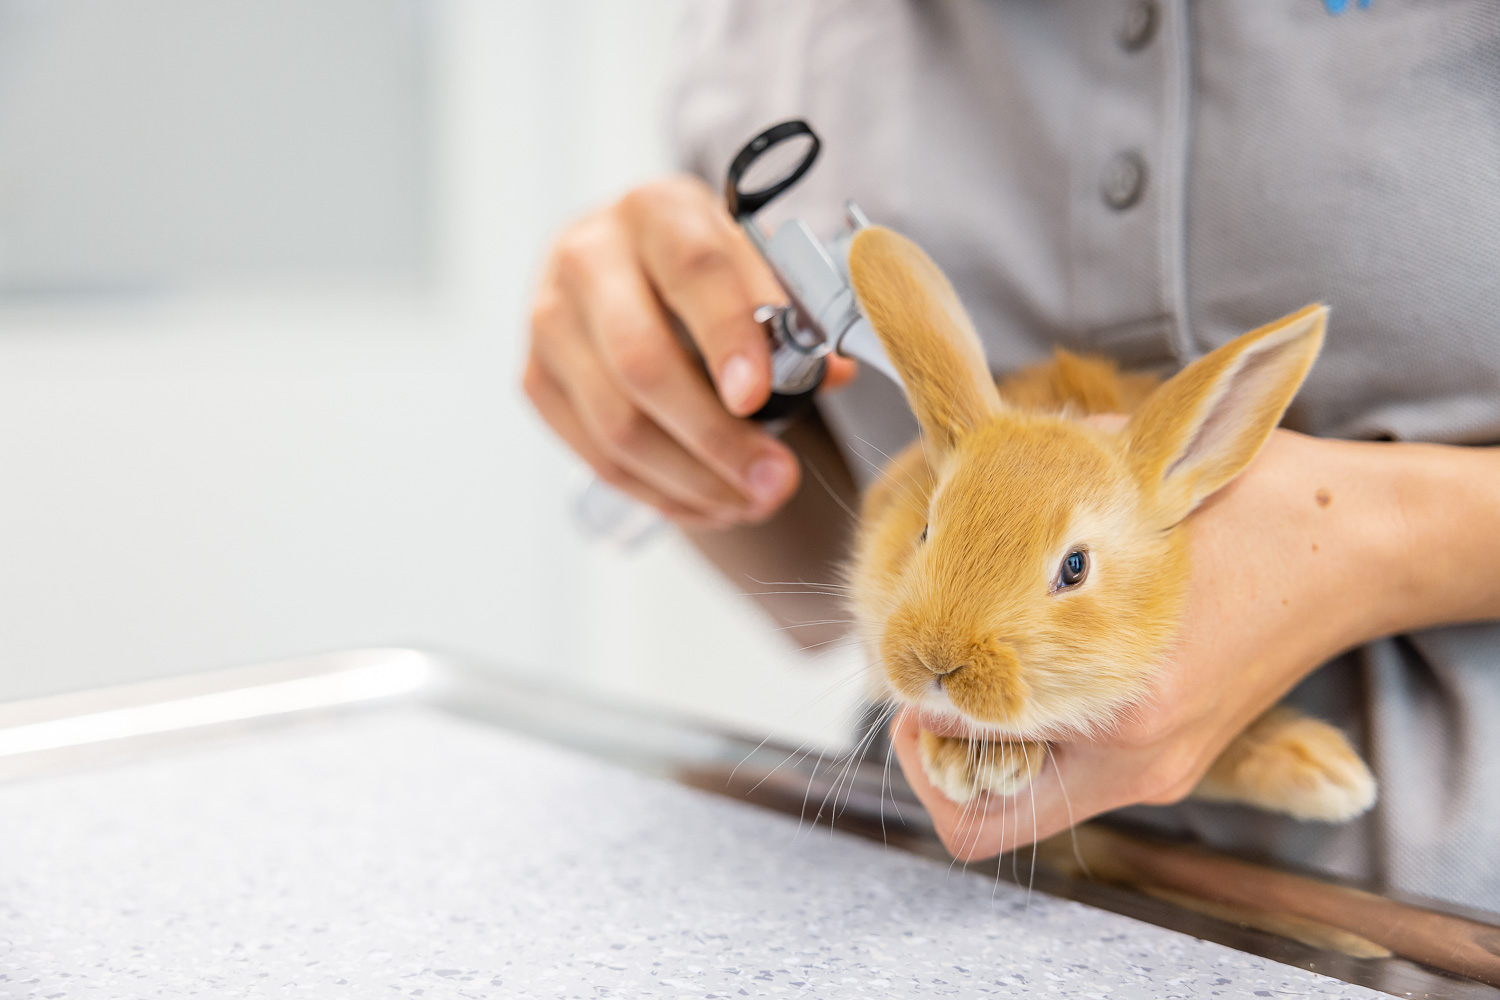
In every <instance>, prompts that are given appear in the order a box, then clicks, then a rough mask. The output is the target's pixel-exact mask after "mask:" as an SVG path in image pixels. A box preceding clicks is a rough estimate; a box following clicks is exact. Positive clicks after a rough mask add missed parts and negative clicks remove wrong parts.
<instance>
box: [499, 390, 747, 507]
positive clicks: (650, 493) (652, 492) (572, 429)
mask: <svg viewBox="0 0 1500 1000" xmlns="http://www.w3.org/2000/svg"><path fill="white" fill-rule="evenodd" d="M523 385H524V388H525V391H526V395H527V396H528V397H529V398H530V400H531V403H532V405H533V406H535V407H536V410H537V413H538V414H540V415H541V418H542V420H543V421H545V422H546V424H547V426H548V427H550V428H551V429H552V432H553V433H554V434H556V435H557V436H558V437H560V438H561V439H562V440H563V443H564V444H566V445H567V446H568V447H569V448H571V449H572V450H573V452H574V454H576V455H577V456H578V457H579V458H581V459H582V460H583V461H584V462H585V463H586V464H587V465H588V466H589V468H591V469H593V470H594V474H595V475H596V476H598V477H599V478H600V479H601V480H603V481H604V482H606V483H608V484H609V485H611V486H613V487H614V488H615V489H617V490H619V491H621V492H622V493H625V494H627V495H628V496H630V497H633V498H634V499H636V500H639V501H640V502H641V503H644V504H647V505H649V506H651V507H653V508H655V509H656V510H657V511H658V512H659V513H660V514H661V515H662V516H663V517H666V518H668V519H670V520H672V521H675V522H677V523H679V524H685V525H688V526H690V527H703V528H721V527H723V526H724V525H723V523H722V522H721V521H719V520H717V519H713V518H707V517H704V516H703V515H702V514H701V513H700V512H698V511H696V510H694V509H692V508H689V507H686V506H683V505H682V504H680V503H678V502H677V501H675V500H673V499H671V498H670V497H668V496H666V495H664V494H663V493H661V492H660V491H659V490H656V489H654V488H653V487H651V486H649V485H647V484H646V483H644V482H642V481H641V480H639V479H637V478H636V477H635V476H633V475H631V474H630V473H629V472H628V471H626V470H625V468H624V467H622V466H620V465H618V464H617V463H615V462H613V461H611V460H610V458H609V457H608V456H607V455H605V453H604V451H603V450H602V449H601V448H600V447H599V446H598V445H596V444H595V443H594V440H593V438H592V437H591V436H590V434H589V432H588V431H587V430H586V429H585V427H584V425H583V421H582V419H580V417H579V416H578V413H577V411H576V410H574V408H573V404H572V402H571V401H570V400H569V399H568V396H567V393H566V392H565V391H564V390H563V387H562V386H561V385H559V384H558V382H557V381H556V380H555V379H554V378H553V377H552V376H551V375H550V374H549V373H548V372H547V371H546V369H545V368H543V367H542V366H541V364H540V363H538V362H536V361H533V363H532V364H530V365H528V366H527V370H526V375H525V378H524V381H523Z"/></svg>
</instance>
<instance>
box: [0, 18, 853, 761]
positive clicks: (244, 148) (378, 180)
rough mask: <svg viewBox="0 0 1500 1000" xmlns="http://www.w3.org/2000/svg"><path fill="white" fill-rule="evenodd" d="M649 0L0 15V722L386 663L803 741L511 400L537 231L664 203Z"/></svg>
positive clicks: (801, 729)
mask: <svg viewBox="0 0 1500 1000" xmlns="http://www.w3.org/2000/svg"><path fill="white" fill-rule="evenodd" d="M685 6H686V0H652V2H651V3H645V4H628V5H627V4H620V3H617V2H610V0H547V2H545V3H542V2H520V0H514V2H499V3H497V2H493V0H218V2H215V3H213V4H203V3H199V2H196V0H0V654H3V656H0V700H3V699H11V698H21V697H30V696H35V695H42V694H49V693H54V692H61V691H68V690H75V689H78V688H83V687H91V686H96V685H101V684H108V683H116V682H121V681H129V680H136V679H141V678H146V677H154V676H161V675H167V674H174V673H182V672H185V671H192V670H201V669H209V668H214V667H223V666H230V665H236V664H244V663H250V662H256V661H260V660H266V659H272V658H282V657H290V656H296V655H300V654H306V653H314V652H321V651H326V650H333V649H340V648H349V647H358V646H370V645H382V644H419V645H424V646H432V647H437V648H441V649H446V650H451V651H455V652H460V653H467V654H471V655H473V656H475V657H478V658H480V659H481V660H483V661H485V662H490V663H494V664H496V665H497V667H498V668H500V669H508V670H516V671H522V672H526V673H531V674H535V675H539V676H544V677H547V678H549V679H552V680H554V681H557V682H559V683H564V684H568V685H571V686H578V687H587V688H593V689H597V690H599V691H601V692H605V693H608V694H609V695H611V696H613V697H616V698H623V699H627V700H631V701H636V702H640V703H643V704H649V705H657V706H662V707H666V708H669V709H673V710H678V711H686V712H689V713H692V714H696V715H699V716H704V717H708V718H710V719H715V720H718V721H721V722H726V723H729V724H731V725H735V726H738V727H740V728H747V729H751V730H755V731H759V732H774V733H777V734H779V735H781V736H784V737H787V738H791V739H793V740H794V741H801V740H808V739H810V740H814V741H817V742H823V743H838V742H841V741H842V740H843V738H844V737H845V735H846V733H847V727H848V725H849V715H850V713H851V711H853V709H854V707H855V705H856V702H857V700H858V694H859V685H858V683H857V681H856V680H855V679H854V675H855V673H856V672H857V669H858V664H857V663H856V662H855V660H854V658H853V655H852V654H851V653H850V652H849V651H847V650H834V651H832V652H831V653H829V654H826V655H822V656H819V657H816V658H810V657H807V656H804V655H803V654H800V653H796V652H793V651H792V649H791V647H790V645H789V644H788V643H786V642H785V641H784V639H783V638H782V637H781V636H780V635H778V634H777V633H776V632H774V631H773V630H772V629H771V627H770V626H769V625H768V624H767V623H766V622H765V621H764V620H762V619H761V618H760V616H759V614H758V612H756V611H755V609H754V608H752V607H751V606H750V605H749V603H748V602H746V601H744V600H742V599H740V598H739V597H738V596H737V595H736V593H735V592H734V589H733V588H731V587H730V586H729V585H728V584H726V583H724V582H723V581H722V580H721V579H720V578H718V577H717V576H715V575H714V574H713V573H712V571H711V570H709V569H708V568H707V567H706V565H704V564H701V563H700V562H699V561H698V559H697V557H696V556H695V555H694V554H693V553H692V551H691V550H690V549H689V548H688V547H687V546H686V545H685V544H684V543H682V542H680V541H679V540H677V539H676V538H675V537H673V536H671V534H670V533H663V534H661V535H660V536H658V537H657V538H656V539H655V540H654V541H653V542H651V543H650V544H649V545H648V546H647V547H645V548H644V549H643V550H642V551H639V552H635V553H630V554H620V553H617V552H613V551H609V550H603V549H599V548H596V547H594V546H593V545H592V544H591V543H589V542H588V541H587V540H586V539H584V538H583V537H582V536H581V535H580V533H579V531H578V530H577V528H576V527H575V525H574V523H573V520H572V518H571V513H570V504H571V502H572V498H573V497H574V496H575V495H576V493H577V491H578V490H579V489H580V488H581V487H582V485H583V483H584V482H585V479H586V477H585V475H584V472H583V470H582V468H581V466H579V465H577V464H576V463H574V462H573V461H572V460H571V459H570V458H569V457H568V455H567V454H565V453H564V451H563V450H562V448H561V446H560V445H558V444H556V443H555V442H554V441H553V440H552V439H551V437H550V436H549V435H548V433H547V432H546V430H545V429H544V428H543V426H542V425H541V424H540V422H539V421H538V420H537V419H536V418H535V417H534V416H533V415H532V413H531V411H530V409H529V407H528V406H527V404H526V403H525V401H524V400H523V398H522V397H521V394H520V392H519V390H518V388H517V386H518V381H519V371H520V362H521V359H522V352H523V347H524V339H525V317H526V313H527V308H528V303H529V296H530V291H531V286H532V284H533V282H534V280H535V277H536V274H537V270H538V266H539V261H540V257H541V254H542V252H543V249H544V247H545V246H546V244H547V241H548V240H549V238H550V236H551V235H552V234H553V233H554V232H555V231H556V230H557V228H558V227H559V226H560V225H561V224H562V223H563V222H564V221H566V220H567V219H568V218H569V217H571V216H573V215H575V214H577V213H579V212H581V211H584V210H586V209H588V208H590V207H592V206H595V205H598V204H601V203H603V202H605V201H607V200H608V199H610V198H612V197H615V196H617V195H618V194H619V193H621V192H622V191H623V190H624V189H626V188H627V187H628V186H630V185H631V184H632V183H633V182H635V181H638V180H640V179H642V178H645V177H648V176H651V175H653V174H656V173H660V172H662V171H664V170H667V169H670V166H671V164H670V157H669V154H668V150H667V145H666V142H665V128H664V123H663V120H662V113H661V109H662V100H661V95H662V92H663V89H664V87H665V85H666V83H667V80H668V76H669V73H670V67H671V58H672V51H673V44H674V38H675V33H676V27H677V22H678V18H679V16H680V13H681V11H682V10H683V9H684V7H685Z"/></svg>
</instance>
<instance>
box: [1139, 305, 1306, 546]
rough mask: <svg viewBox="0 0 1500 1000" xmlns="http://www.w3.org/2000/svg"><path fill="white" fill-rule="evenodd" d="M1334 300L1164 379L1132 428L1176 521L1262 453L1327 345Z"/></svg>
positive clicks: (1143, 462)
mask: <svg viewBox="0 0 1500 1000" xmlns="http://www.w3.org/2000/svg"><path fill="white" fill-rule="evenodd" d="M1327 324H1328V308H1327V307H1326V306H1322V305H1311V306H1308V307H1306V308H1305V309H1301V310H1299V311H1297V312H1294V313H1292V314H1291V315H1290V316H1285V317H1283V318H1281V319H1279V320H1277V321H1276V322H1274V323H1271V324H1269V325H1267V326H1263V327H1261V328H1260V329H1258V330H1252V331H1250V332H1249V333H1246V334H1243V335H1242V336H1239V337H1236V338H1235V339H1234V340H1231V341H1230V342H1229V343H1227V344H1225V345H1224V346H1222V347H1220V348H1219V349H1218V350H1216V351H1213V352H1211V353H1209V354H1207V355H1205V356H1204V357H1201V358H1199V359H1198V360H1197V361H1194V362H1193V363H1192V364H1190V365H1188V366H1187V367H1186V368H1184V369H1183V370H1182V371H1180V372H1178V373H1177V374H1176V375H1174V376H1172V378H1170V379H1168V380H1167V381H1166V382H1165V383H1163V384H1162V385H1161V386H1159V387H1158V388H1157V389H1156V391H1155V392H1153V393H1152V394H1151V395H1150V396H1149V397H1148V398H1147V399H1146V401H1145V402H1144V403H1142V404H1141V406H1140V408H1139V409H1138V410H1136V412H1135V414H1134V415H1133V416H1132V417H1131V418H1130V423H1129V425H1127V427H1126V429H1125V433H1126V435H1127V436H1128V441H1129V447H1130V457H1131V462H1132V463H1133V464H1134V466H1135V468H1136V473H1137V475H1138V476H1139V477H1140V479H1141V482H1142V483H1143V484H1144V485H1146V486H1147V488H1148V489H1150V490H1151V491H1152V492H1153V493H1154V494H1155V495H1156V498H1157V501H1158V503H1159V504H1161V507H1162V511H1163V514H1164V515H1165V516H1166V517H1167V518H1168V519H1169V520H1170V521H1172V522H1176V521H1179V520H1181V519H1182V518H1184V517H1187V515H1188V514H1190V513H1192V510H1193V508H1194V507H1197V506H1198V504H1200V503H1201V502H1203V501H1204V500H1206V499H1207V498H1208V497H1209V496H1210V495H1212V494H1213V493H1214V492H1215V491H1217V490H1218V489H1220V488H1221V487H1223V486H1225V485H1227V484H1228V483H1229V482H1230V481H1231V480H1232V479H1234V477H1236V476H1238V475H1239V474H1240V473H1241V472H1242V471H1244V468H1245V466H1247V465H1249V464H1250V461H1251V459H1253V458H1255V456H1256V454H1257V453H1258V452H1259V451H1260V449H1261V446H1262V445H1264V444H1265V443H1266V440H1267V439H1268V438H1270V436H1271V432H1272V431H1274V430H1275V429H1276V425H1277V424H1278V423H1280V422H1281V415H1282V414H1283V413H1284V412H1286V408H1287V406H1288V405H1289V404H1290V403H1291V401H1292V397H1293V396H1295V395H1296V394H1297V390H1298V388H1300V387H1301V385H1302V380H1303V379H1304V378H1306V377H1307V372H1308V369H1310V368H1311V367H1312V363H1313V361H1314V360H1315V359H1316V358H1317V356H1318V350H1319V348H1321V347H1322V346H1323V330H1324V328H1325V327H1326V326H1327Z"/></svg>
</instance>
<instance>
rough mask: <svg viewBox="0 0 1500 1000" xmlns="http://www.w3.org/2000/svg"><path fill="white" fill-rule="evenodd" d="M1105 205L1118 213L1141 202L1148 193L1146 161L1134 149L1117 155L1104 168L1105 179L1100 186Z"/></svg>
mask: <svg viewBox="0 0 1500 1000" xmlns="http://www.w3.org/2000/svg"><path fill="white" fill-rule="evenodd" d="M1099 193H1100V194H1101V195H1103V197H1104V204H1106V205H1108V206H1109V207H1110V208H1112V209H1114V210H1115V211H1116V212H1123V211H1125V209H1127V208H1129V207H1130V206H1132V205H1134V204H1135V203H1136V202H1138V201H1140V200H1141V195H1143V194H1145V193H1146V161H1145V160H1144V159H1142V158H1141V154H1140V153H1137V152H1136V151H1135V150H1133V149H1128V150H1126V151H1125V152H1123V153H1116V154H1115V155H1114V156H1113V157H1112V158H1111V159H1110V161H1109V163H1108V165H1106V166H1105V168H1104V179H1103V181H1102V182H1101V183H1100V185H1099Z"/></svg>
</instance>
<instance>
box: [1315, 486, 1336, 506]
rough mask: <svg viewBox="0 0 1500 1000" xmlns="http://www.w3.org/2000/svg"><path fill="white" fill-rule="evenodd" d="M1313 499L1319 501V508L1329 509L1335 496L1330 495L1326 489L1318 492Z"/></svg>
mask: <svg viewBox="0 0 1500 1000" xmlns="http://www.w3.org/2000/svg"><path fill="white" fill-rule="evenodd" d="M1313 499H1314V500H1316V501H1318V506H1319V507H1327V506H1328V505H1329V504H1331V503H1333V494H1332V493H1329V492H1328V491H1327V490H1326V489H1322V488H1320V489H1319V490H1318V492H1317V493H1316V494H1315V495H1314V496H1313Z"/></svg>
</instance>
